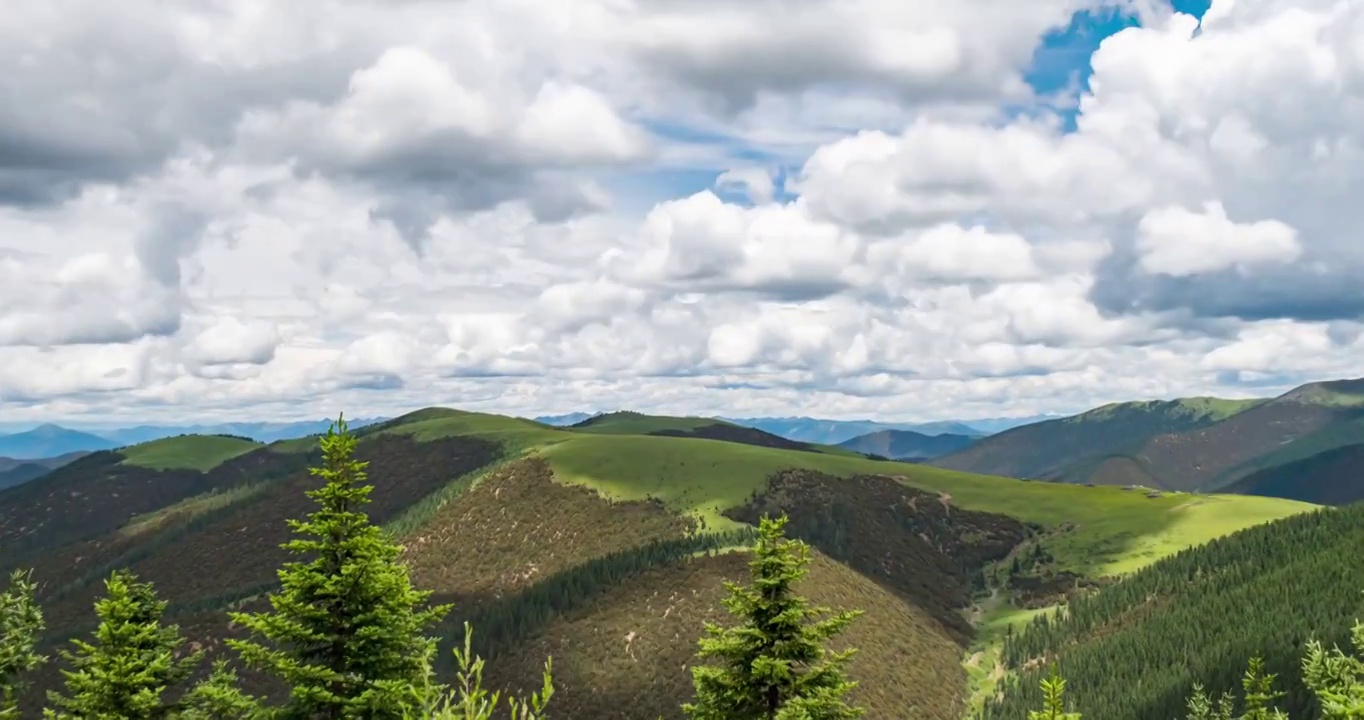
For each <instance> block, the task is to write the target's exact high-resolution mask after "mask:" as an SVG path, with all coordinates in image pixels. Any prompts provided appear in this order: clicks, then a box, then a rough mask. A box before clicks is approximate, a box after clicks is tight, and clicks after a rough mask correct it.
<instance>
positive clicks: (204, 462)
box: [118, 435, 262, 472]
mask: <svg viewBox="0 0 1364 720" xmlns="http://www.w3.org/2000/svg"><path fill="white" fill-rule="evenodd" d="M258 447H262V446H261V444H260V443H257V442H252V441H250V440H242V439H240V438H231V437H224V436H222V435H181V436H180V437H170V438H162V439H160V440H152V441H151V442H145V443H141V444H139V445H130V446H128V447H125V448H122V449H120V450H119V451H118V453H119V454H120V455H122V456H123V464H124V465H136V466H138V467H144V468H150V469H152V470H198V471H199V472H208V471H209V470H212V469H213V468H215V467H218V466H219V465H221V464H223V463H224V462H227V461H228V460H231V459H232V458H234V457H237V456H238V455H245V454H246V453H248V452H251V451H252V450H255V449H256V448H258Z"/></svg>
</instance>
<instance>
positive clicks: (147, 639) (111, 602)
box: [45, 570, 203, 720]
mask: <svg viewBox="0 0 1364 720" xmlns="http://www.w3.org/2000/svg"><path fill="white" fill-rule="evenodd" d="M104 586H105V588H106V595H105V596H104V597H103V598H101V599H100V600H98V601H96V602H95V614H96V615H98V616H99V619H100V624H99V627H98V628H96V629H95V632H94V642H93V643H92V642H86V641H84V640H74V641H72V643H73V644H74V645H75V646H76V651H75V652H71V651H69V650H64V651H62V653H61V654H62V657H63V658H64V659H65V660H66V661H67V662H68V663H70V664H71V669H70V670H63V671H62V675H64V676H65V678H66V693H65V694H63V693H60V692H56V691H51V692H48V701H49V702H50V703H51V704H52V705H53V706H55V707H56V709H55V710H54V709H52V708H49V709H48V710H47V711H46V713H45V715H46V717H48V718H60V719H61V720H95V719H96V718H106V719H107V718H137V719H138V720H154V719H156V718H165V717H169V716H170V715H171V714H172V712H173V711H174V710H175V709H176V707H175V705H174V704H172V703H170V702H167V700H166V699H165V697H164V696H165V694H166V692H167V691H168V690H170V689H171V688H172V687H173V686H175V685H176V684H178V683H179V682H181V681H183V680H185V679H186V678H188V677H189V675H190V673H192V672H194V668H195V667H196V666H197V665H198V664H199V661H200V660H201V659H202V658H203V653H202V652H192V653H186V652H184V649H183V646H184V645H185V638H184V637H183V636H182V635H181V634H180V628H179V627H177V626H175V625H162V624H161V615H162V613H163V612H164V611H165V608H166V603H165V602H164V601H161V600H158V599H157V597H156V591H155V590H154V589H153V588H152V586H151V584H150V583H142V582H138V581H137V578H136V576H134V575H133V574H132V573H131V572H128V571H127V570H115V571H114V572H113V573H112V574H111V575H110V576H109V579H108V580H106V581H105V583H104Z"/></svg>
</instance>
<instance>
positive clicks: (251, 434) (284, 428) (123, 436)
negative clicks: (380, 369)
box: [100, 418, 386, 447]
mask: <svg viewBox="0 0 1364 720" xmlns="http://www.w3.org/2000/svg"><path fill="white" fill-rule="evenodd" d="M385 419H386V418H358V419H354V420H348V421H347V422H348V423H350V426H351V427H353V428H361V427H364V426H365V425H370V424H373V423H376V422H380V421H382V420H385ZM332 422H333V421H332V420H300V421H297V422H232V423H215V424H196V425H138V426H136V427H127V428H113V429H110V430H102V431H100V434H101V435H103V436H105V437H108V438H109V439H111V440H113V441H115V442H116V443H117V444H118V446H119V447H122V446H124V445H136V444H137V443H143V442H148V441H150V440H159V439H161V438H167V437H175V436H176V435H191V434H192V435H239V436H241V437H246V438H251V439H252V440H256V441H259V442H265V443H269V442H274V441H276V440H290V439H293V438H300V437H304V436H307V435H312V434H315V433H323V432H326V431H327V428H328V427H329V426H330V425H331V423H332Z"/></svg>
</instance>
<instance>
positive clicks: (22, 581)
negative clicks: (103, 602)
mask: <svg viewBox="0 0 1364 720" xmlns="http://www.w3.org/2000/svg"><path fill="white" fill-rule="evenodd" d="M37 592H38V585H37V583H34V582H33V578H32V574H31V573H30V572H27V571H23V570H15V571H14V572H13V573H11V574H10V579H9V587H8V588H6V590H5V592H3V593H0V720H17V718H18V717H19V695H21V694H22V693H23V691H24V689H25V688H27V687H28V683H27V682H25V680H24V675H26V674H28V673H30V672H32V671H33V670H35V669H37V667H38V666H39V665H41V664H42V663H43V662H44V661H45V660H46V658H44V657H43V656H41V655H39V654H38V653H37V651H36V650H35V647H36V646H37V644H38V636H39V635H42V633H43V628H44V627H45V625H44V623H43V611H42V608H40V607H38V601H37V599H36V597H35V596H36V594H37Z"/></svg>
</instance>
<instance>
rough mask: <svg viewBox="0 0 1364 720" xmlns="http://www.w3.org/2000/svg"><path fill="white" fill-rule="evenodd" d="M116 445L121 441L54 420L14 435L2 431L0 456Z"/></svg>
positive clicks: (23, 456)
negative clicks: (70, 427)
mask: <svg viewBox="0 0 1364 720" xmlns="http://www.w3.org/2000/svg"><path fill="white" fill-rule="evenodd" d="M117 446H118V443H116V442H114V441H112V440H109V439H108V438H103V437H100V436H98V435H91V434H90V433H85V432H80V431H79V430H70V429H68V428H64V427H61V426H60V425H52V424H47V425H39V426H38V427H36V428H33V429H32V430H27V431H25V432H21V433H14V434H12V435H0V457H7V458H14V459H16V460H37V459H40V458H53V457H58V456H61V455H67V454H69V453H75V452H94V451H96V450H109V449H112V448H114V447H117Z"/></svg>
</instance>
